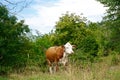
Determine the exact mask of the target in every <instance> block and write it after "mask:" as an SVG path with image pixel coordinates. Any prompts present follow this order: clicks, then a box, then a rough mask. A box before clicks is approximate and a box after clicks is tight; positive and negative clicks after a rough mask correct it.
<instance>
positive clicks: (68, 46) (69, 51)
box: [64, 42, 74, 54]
mask: <svg viewBox="0 0 120 80" xmlns="http://www.w3.org/2000/svg"><path fill="white" fill-rule="evenodd" d="M64 47H65V53H67V54H72V53H74V51H73V46H72V45H71V44H70V43H69V42H67V43H66V44H65V45H64Z"/></svg>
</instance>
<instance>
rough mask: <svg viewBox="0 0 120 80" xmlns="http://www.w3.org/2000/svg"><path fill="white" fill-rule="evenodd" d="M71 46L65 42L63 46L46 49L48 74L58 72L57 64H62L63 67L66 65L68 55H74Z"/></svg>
mask: <svg viewBox="0 0 120 80" xmlns="http://www.w3.org/2000/svg"><path fill="white" fill-rule="evenodd" d="M72 48H73V45H71V44H70V43H69V42H67V43H66V44H65V45H63V46H53V47H50V48H48V50H47V51H46V58H47V62H48V65H49V71H50V73H53V70H54V71H57V70H58V63H59V62H60V63H63V64H64V65H65V64H66V63H67V61H68V60H67V57H68V55H69V54H72V53H74V51H73V49H72Z"/></svg>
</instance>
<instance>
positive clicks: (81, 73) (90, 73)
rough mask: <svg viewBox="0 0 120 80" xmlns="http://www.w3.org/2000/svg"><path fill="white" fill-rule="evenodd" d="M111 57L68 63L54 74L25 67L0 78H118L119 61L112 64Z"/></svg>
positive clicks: (17, 79) (119, 71)
mask: <svg viewBox="0 0 120 80" xmlns="http://www.w3.org/2000/svg"><path fill="white" fill-rule="evenodd" d="M112 59H113V57H112V56H109V57H105V58H103V59H102V61H101V62H97V63H92V64H91V63H88V64H86V65H83V64H80V65H78V66H76V65H69V66H68V70H67V71H65V70H63V69H60V70H59V71H58V72H57V73H55V74H49V73H48V72H45V73H43V72H40V70H39V69H38V70H37V68H36V70H35V71H34V70H31V68H30V69H27V70H26V71H25V72H23V73H11V74H9V75H8V77H7V78H4V77H0V80H119V79H120V62H119V63H118V64H117V65H114V64H113V62H112Z"/></svg>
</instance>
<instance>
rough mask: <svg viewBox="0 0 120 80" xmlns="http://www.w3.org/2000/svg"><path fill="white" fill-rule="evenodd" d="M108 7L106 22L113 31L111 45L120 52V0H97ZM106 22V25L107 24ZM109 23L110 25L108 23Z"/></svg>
mask: <svg viewBox="0 0 120 80" xmlns="http://www.w3.org/2000/svg"><path fill="white" fill-rule="evenodd" d="M97 1H99V2H101V3H102V4H104V5H105V6H106V7H108V10H107V16H105V17H104V23H105V24H106V26H107V28H108V29H110V31H111V40H110V43H109V47H110V48H111V49H112V50H116V51H119V52H120V35H119V34H120V1H119V0H97ZM105 24H104V25H105ZM108 24H109V25H108Z"/></svg>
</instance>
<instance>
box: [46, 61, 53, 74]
mask: <svg viewBox="0 0 120 80" xmlns="http://www.w3.org/2000/svg"><path fill="white" fill-rule="evenodd" d="M47 62H48V65H49V72H50V74H52V73H53V70H52V63H51V62H50V61H49V60H47Z"/></svg>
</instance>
